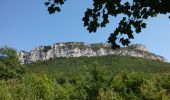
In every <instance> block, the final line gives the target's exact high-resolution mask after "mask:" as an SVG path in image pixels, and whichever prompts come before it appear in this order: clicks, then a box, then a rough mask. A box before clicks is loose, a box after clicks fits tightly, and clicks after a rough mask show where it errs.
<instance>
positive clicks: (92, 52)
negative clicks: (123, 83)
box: [18, 42, 166, 64]
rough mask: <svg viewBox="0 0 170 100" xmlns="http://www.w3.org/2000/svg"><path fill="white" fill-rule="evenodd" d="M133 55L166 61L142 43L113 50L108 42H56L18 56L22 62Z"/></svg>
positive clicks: (21, 52) (23, 52)
mask: <svg viewBox="0 0 170 100" xmlns="http://www.w3.org/2000/svg"><path fill="white" fill-rule="evenodd" d="M105 55H118V56H133V57H141V58H146V59H152V60H158V61H164V62H165V61H166V59H165V58H164V57H162V56H158V55H155V54H153V53H150V52H148V51H147V49H146V47H145V46H143V45H142V44H134V45H131V46H129V47H124V48H121V49H118V50H112V49H111V48H110V46H109V45H108V44H103V43H99V44H87V43H84V42H65V43H56V44H53V45H51V46H39V47H37V48H34V49H33V50H31V51H30V52H26V51H20V52H19V53H18V58H19V60H20V62H21V63H22V64H25V63H32V62H36V61H39V60H40V61H43V60H48V59H52V58H56V57H80V56H87V57H91V56H105Z"/></svg>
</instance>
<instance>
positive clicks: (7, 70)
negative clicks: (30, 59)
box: [0, 46, 25, 79]
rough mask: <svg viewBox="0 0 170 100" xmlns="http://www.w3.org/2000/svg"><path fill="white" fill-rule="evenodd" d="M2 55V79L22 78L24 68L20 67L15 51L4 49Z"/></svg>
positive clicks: (0, 69) (0, 76)
mask: <svg viewBox="0 0 170 100" xmlns="http://www.w3.org/2000/svg"><path fill="white" fill-rule="evenodd" d="M0 55H1V57H0V79H13V78H20V77H21V76H22V74H24V72H25V71H24V68H23V67H22V66H21V65H20V62H19V60H18V57H17V51H16V50H15V49H13V48H10V47H7V46H5V47H2V48H0Z"/></svg>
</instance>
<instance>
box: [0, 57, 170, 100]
mask: <svg viewBox="0 0 170 100" xmlns="http://www.w3.org/2000/svg"><path fill="white" fill-rule="evenodd" d="M0 64H2V63H0ZM2 66H3V68H4V69H5V68H6V70H7V69H8V68H9V67H6V66H4V64H2ZM22 67H25V68H26V73H25V74H22V77H21V78H12V79H10V80H9V79H8V80H4V78H2V79H0V99H2V100H140V99H142V100H169V98H170V74H169V72H170V64H169V63H164V62H157V61H149V60H145V59H140V58H134V57H113V56H103V57H79V58H56V59H52V60H49V61H43V62H37V63H33V64H27V65H23V66H22ZM7 71H9V70H7ZM14 71H16V70H14ZM6 75H8V77H9V75H10V74H9V72H8V73H7V74H6ZM12 75H13V74H12ZM20 75H21V74H20Z"/></svg>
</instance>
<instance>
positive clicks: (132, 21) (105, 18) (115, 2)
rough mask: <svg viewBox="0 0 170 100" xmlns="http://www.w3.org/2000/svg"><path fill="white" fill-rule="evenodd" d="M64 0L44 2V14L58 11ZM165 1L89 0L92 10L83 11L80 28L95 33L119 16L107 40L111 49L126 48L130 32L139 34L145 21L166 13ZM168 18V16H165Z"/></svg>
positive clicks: (132, 36)
mask: <svg viewBox="0 0 170 100" xmlns="http://www.w3.org/2000/svg"><path fill="white" fill-rule="evenodd" d="M65 1H66V0H47V2H45V5H46V6H47V7H48V12H49V13H50V14H54V13H55V12H60V7H59V6H61V5H63V4H64V3H65ZM169 6H170V1H169V0H133V1H123V0H100V1H98V0H93V6H92V8H87V10H86V12H85V15H84V17H83V19H82V20H83V22H84V26H85V27H87V30H88V31H89V32H96V31H97V29H98V28H103V27H106V26H107V24H108V23H109V19H110V17H117V16H118V15H121V16H123V17H122V19H121V20H120V22H119V24H118V27H116V28H115V30H114V32H112V33H111V34H110V36H109V38H108V42H109V43H111V44H112V48H113V49H117V48H119V47H120V45H119V44H122V45H124V46H128V45H129V44H130V39H134V33H140V32H141V31H142V29H143V28H146V23H145V22H144V21H145V20H146V19H149V18H151V17H156V16H157V15H158V14H168V13H170V7H169ZM169 18H170V17H169Z"/></svg>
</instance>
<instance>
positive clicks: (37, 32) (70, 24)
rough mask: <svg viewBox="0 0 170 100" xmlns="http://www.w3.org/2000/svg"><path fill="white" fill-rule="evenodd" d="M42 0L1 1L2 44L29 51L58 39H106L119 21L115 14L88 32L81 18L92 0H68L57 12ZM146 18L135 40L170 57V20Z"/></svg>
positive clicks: (165, 17) (98, 40)
mask: <svg viewBox="0 0 170 100" xmlns="http://www.w3.org/2000/svg"><path fill="white" fill-rule="evenodd" d="M43 3H44V1H43V0H1V1H0V15H1V16H0V47H2V46H4V45H7V46H10V47H13V48H16V49H17V50H18V51H19V50H27V51H30V50H31V49H32V48H34V47H37V46H40V45H50V44H54V43H56V42H68V41H80V42H87V43H98V42H106V41H107V38H108V36H109V34H110V33H111V32H113V31H114V29H115V27H116V26H117V23H118V21H119V19H115V18H112V20H111V24H109V25H108V26H107V27H106V28H103V29H99V30H98V31H97V32H96V33H88V31H87V30H86V28H85V27H83V22H82V20H81V19H82V17H83V15H84V12H85V11H86V9H87V7H91V5H92V4H91V0H69V1H67V2H66V4H65V5H64V6H62V12H61V13H58V14H54V15H50V14H48V12H47V10H46V7H45V6H44V4H43ZM146 22H147V23H148V25H147V29H144V30H143V31H142V33H140V34H137V35H135V39H134V40H132V43H142V44H144V45H145V46H146V47H147V48H148V50H149V51H151V52H153V53H155V54H158V55H162V56H164V57H166V58H167V59H168V60H169V61H170V20H169V19H168V17H167V16H165V15H159V16H158V17H156V18H152V19H149V20H147V21H146Z"/></svg>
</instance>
